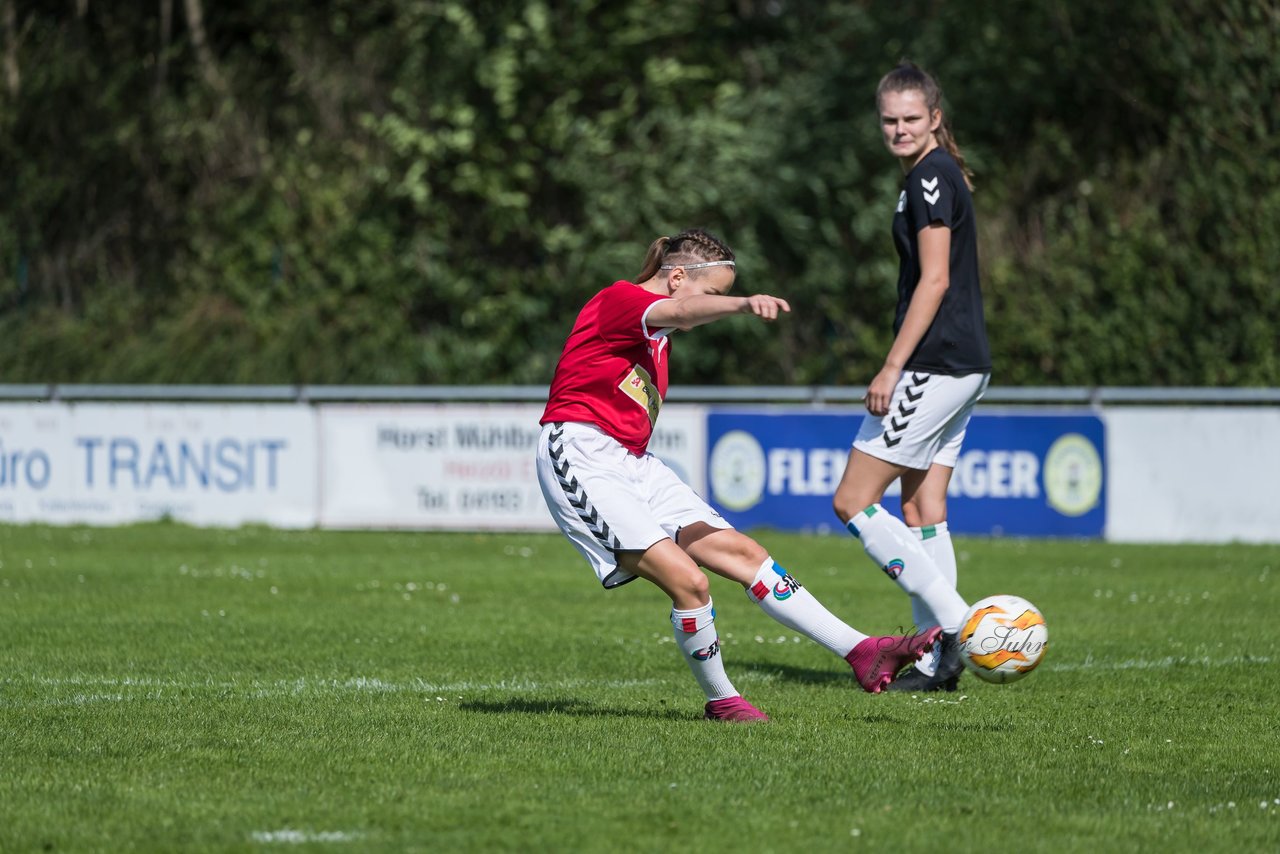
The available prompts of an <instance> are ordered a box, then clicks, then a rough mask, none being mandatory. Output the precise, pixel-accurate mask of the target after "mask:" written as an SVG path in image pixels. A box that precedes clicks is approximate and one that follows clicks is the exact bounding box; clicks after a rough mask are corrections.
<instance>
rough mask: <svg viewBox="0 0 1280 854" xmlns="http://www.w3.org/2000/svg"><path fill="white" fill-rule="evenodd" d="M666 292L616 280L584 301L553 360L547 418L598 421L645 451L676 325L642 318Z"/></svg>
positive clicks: (659, 402) (627, 443)
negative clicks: (664, 325) (661, 325)
mask: <svg viewBox="0 0 1280 854" xmlns="http://www.w3.org/2000/svg"><path fill="white" fill-rule="evenodd" d="M664 299H668V297H664V296H660V295H658V294H655V293H650V292H649V291H646V290H645V289H644V288H642V287H639V286H638V285H634V284H632V283H631V282H614V283H613V284H612V285H610V286H609V287H607V288H605V289H604V290H602V291H600V293H598V294H596V295H595V296H594V297H592V298H591V299H590V300H589V301H588V302H587V304H586V305H585V306H583V307H582V311H580V312H578V319H577V320H576V321H575V322H574V324H573V331H572V332H570V333H569V340H568V341H566V342H565V344H564V351H563V352H562V353H561V354H560V362H559V364H557V365H556V375H555V378H554V379H553V380H552V381H551V393H550V396H549V398H548V400H547V408H546V410H545V411H544V412H543V413H542V421H541V423H542V424H547V423H550V422H552V421H577V422H582V423H586V424H594V425H596V426H597V427H599V428H600V429H601V430H603V431H604V432H606V433H608V434H609V435H610V436H612V437H613V438H615V439H617V440H618V441H619V442H620V443H621V444H622V445H623V446H624V447H626V448H627V449H628V450H630V451H631V452H632V453H634V454H643V453H644V451H645V448H646V447H648V445H649V437H650V436H651V435H652V434H653V425H654V423H655V422H656V421H657V420H658V410H659V409H660V408H661V407H662V400H663V398H664V397H666V395H667V359H668V357H669V355H670V347H669V344H670V342H669V341H668V340H667V333H668V332H670V331H671V330H670V329H657V328H654V327H651V326H646V325H645V323H644V319H645V316H646V315H647V314H648V311H649V307H650V306H652V305H653V304H654V303H656V302H659V301H661V300H664Z"/></svg>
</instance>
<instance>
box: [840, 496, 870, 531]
mask: <svg viewBox="0 0 1280 854" xmlns="http://www.w3.org/2000/svg"><path fill="white" fill-rule="evenodd" d="M868 503H874V502H868ZM866 507H867V504H864V503H861V501H860V500H859V498H858V496H856V495H854V494H853V493H852V492H841V491H839V490H837V491H836V494H835V495H834V496H832V498H831V509H832V510H834V511H835V513H836V517H837V518H839V520H840V523H841V524H845V523H847V522H848V521H849V520H850V519H852V518H853V517H854V516H857V515H858V513H859V512H861V511H862V510H865V509H866Z"/></svg>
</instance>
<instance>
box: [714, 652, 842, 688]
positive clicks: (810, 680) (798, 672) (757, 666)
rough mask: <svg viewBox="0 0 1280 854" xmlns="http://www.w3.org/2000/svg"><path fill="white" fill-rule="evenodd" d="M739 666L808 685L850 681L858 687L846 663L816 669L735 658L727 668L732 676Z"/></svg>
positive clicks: (785, 680)
mask: <svg viewBox="0 0 1280 854" xmlns="http://www.w3.org/2000/svg"><path fill="white" fill-rule="evenodd" d="M739 668H741V669H744V670H750V671H753V672H755V673H767V674H769V675H771V676H776V677H777V678H779V679H781V680H783V681H784V682H803V683H805V684H806V685H835V684H837V683H839V684H842V685H843V684H846V683H848V684H849V685H851V686H852V687H854V688H857V687H858V683H857V682H856V681H854V678H853V671H852V670H850V669H849V667H848V665H845V664H840V665H839V666H836V665H832V667H831V669H829V670H815V669H814V668H812V667H796V666H795V665H793V664H778V663H777V662H772V661H771V662H763V661H743V660H742V659H740V658H735V659H732V660H731V661H730V662H728V665H727V667H726V668H725V669H726V670H729V671H730V676H732V671H734V670H737V669H739Z"/></svg>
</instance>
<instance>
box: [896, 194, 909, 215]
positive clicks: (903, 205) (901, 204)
mask: <svg viewBox="0 0 1280 854" xmlns="http://www.w3.org/2000/svg"><path fill="white" fill-rule="evenodd" d="M906 209H907V191H906V190H903V191H902V195H900V196H898V211H897V212H898V213H902V212H903V211H905V210H906Z"/></svg>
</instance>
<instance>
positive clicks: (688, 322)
mask: <svg viewBox="0 0 1280 854" xmlns="http://www.w3.org/2000/svg"><path fill="white" fill-rule="evenodd" d="M790 311H791V305H790V304H789V303H788V302H787V301H786V300H784V299H782V298H780V297H775V296H770V295H768V294H753V295H751V296H749V297H730V296H721V295H719V294H694V295H691V296H686V297H676V298H675V299H669V300H664V301H662V302H660V303H657V304H656V305H654V307H653V308H651V309H650V310H649V314H648V317H647V318H646V320H647V322H648V324H649V325H650V326H674V327H676V328H679V329H692V328H693V327H695V326H702V325H704V324H707V323H711V322H712V321H715V320H720V319H722V318H725V317H732V316H733V315H735V314H751V315H755V316H756V317H759V318H760V319H761V320H764V321H773V320H777V319H778V317H779V315H781V314H785V313H787V312H790Z"/></svg>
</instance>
